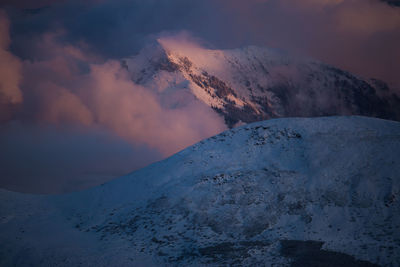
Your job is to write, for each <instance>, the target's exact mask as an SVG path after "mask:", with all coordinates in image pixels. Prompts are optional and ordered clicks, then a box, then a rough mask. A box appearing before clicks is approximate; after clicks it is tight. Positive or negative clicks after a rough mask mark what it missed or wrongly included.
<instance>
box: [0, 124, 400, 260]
mask: <svg viewBox="0 0 400 267" xmlns="http://www.w3.org/2000/svg"><path fill="white" fill-rule="evenodd" d="M0 240H1V242H0V265H1V266H79V265H81V266H153V265H154V266H165V265H167V266H199V265H200V266H202V265H207V266H214V265H217V266H221V265H238V266H399V263H400V123H399V122H394V121H387V120H381V119H373V118H367V117H357V116H352V117H321V118H287V119H273V120H268V121H263V122H257V123H253V124H248V125H244V126H241V127H239V128H234V129H231V130H229V131H226V132H223V133H221V134H219V135H217V136H215V137H212V138H209V139H207V140H203V141H201V142H200V143H198V144H196V145H194V146H192V147H189V148H187V149H185V150H183V151H181V152H179V153H177V154H175V155H174V156H172V157H170V158H168V159H166V160H163V161H161V162H158V163H155V164H152V165H150V166H148V167H146V168H144V169H141V170H139V171H136V172H134V173H132V174H129V175H127V176H124V177H121V178H118V179H116V180H114V181H112V182H109V183H106V184H104V185H102V186H98V187H95V188H92V189H90V190H86V191H82V192H77V193H73V194H68V195H54V196H35V195H26V194H19V193H13V192H8V191H4V190H2V191H0ZM329 264H330V265H329Z"/></svg>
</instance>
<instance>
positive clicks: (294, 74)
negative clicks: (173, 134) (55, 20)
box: [123, 37, 400, 127]
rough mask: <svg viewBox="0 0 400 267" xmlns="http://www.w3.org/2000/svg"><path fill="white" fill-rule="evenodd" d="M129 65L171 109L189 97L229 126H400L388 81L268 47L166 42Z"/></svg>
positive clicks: (398, 100)
mask: <svg viewBox="0 0 400 267" xmlns="http://www.w3.org/2000/svg"><path fill="white" fill-rule="evenodd" d="M123 65H124V66H125V67H126V68H127V69H128V70H129V72H130V73H131V74H132V79H133V80H134V81H135V82H136V83H138V84H141V85H144V86H146V87H147V88H150V89H152V90H153V91H154V92H156V93H158V95H159V96H160V98H161V99H162V101H163V103H164V104H166V105H168V106H170V107H173V106H177V105H182V102H185V97H187V96H188V95H192V96H195V97H196V98H197V99H198V100H200V101H203V102H204V103H206V104H207V105H208V106H210V108H213V109H214V110H215V111H216V112H218V113H220V114H221V115H222V116H224V118H225V122H226V124H227V125H228V126H229V127H233V126H234V125H236V124H237V123H239V124H240V122H244V123H249V122H255V121H261V120H265V119H270V118H279V117H316V116H331V115H363V116H371V117H378V118H383V119H391V120H400V109H399V108H398V107H399V106H400V98H399V97H398V96H397V95H395V94H394V93H393V92H392V91H391V90H390V89H389V88H388V86H387V85H386V84H385V83H384V82H382V81H379V80H375V79H372V80H368V81H367V80H363V79H362V78H359V77H356V76H354V75H352V74H350V73H348V72H346V71H342V70H340V69H338V68H335V67H332V66H330V65H326V64H323V63H321V62H318V61H314V60H311V59H306V58H296V57H293V56H289V55H286V54H284V53H282V52H279V51H275V50H271V49H268V48H261V47H255V46H250V47H246V48H243V49H235V50H210V49H205V48H202V47H200V46H198V45H196V44H194V43H191V42H188V41H182V40H177V39H176V38H168V37H164V38H160V39H158V41H157V42H156V43H152V44H149V45H147V46H146V47H145V48H144V49H143V50H142V51H141V52H140V53H139V54H138V55H136V56H135V57H132V58H130V59H127V60H124V62H123Z"/></svg>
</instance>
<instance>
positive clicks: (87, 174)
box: [0, 0, 400, 192]
mask: <svg viewBox="0 0 400 267" xmlns="http://www.w3.org/2000/svg"><path fill="white" fill-rule="evenodd" d="M0 10H1V11H0V136H1V140H0V145H1V150H0V187H6V188H9V189H13V190H17V191H24V192H61V191H70V190H74V189H76V188H82V187H85V186H89V185H93V184H98V183H101V182H104V181H105V180H108V179H111V178H112V177H116V176H119V175H122V174H124V173H127V172H129V171H131V170H134V169H137V168H139V167H142V166H144V165H146V164H148V163H150V162H152V161H155V160H159V159H161V158H163V157H165V156H167V155H170V154H171V153H173V152H176V151H178V150H179V149H182V148H183V147H185V146H187V145H189V144H191V143H193V142H196V141H198V140H200V139H202V138H204V137H206V136H209V135H211V134H214V133H217V132H218V131H220V130H222V129H223V126H222V125H220V123H219V121H218V120H217V119H216V118H214V117H213V115H212V114H209V113H208V112H207V111H206V110H205V109H203V108H202V107H197V106H194V107H191V106H186V107H183V108H182V109H180V110H166V109H165V108H163V107H162V105H160V103H159V102H158V100H157V98H156V97H154V96H153V95H151V94H149V93H148V92H147V91H146V90H145V88H141V87H140V86H138V85H135V84H133V83H132V81H130V79H129V78H128V77H127V75H126V73H124V70H122V69H121V68H120V66H119V64H118V60H120V59H121V58H124V57H129V56H132V55H133V54H135V53H137V52H138V51H139V49H140V48H142V47H143V45H144V44H146V43H147V42H149V41H150V40H153V39H154V38H155V37H156V36H159V35H160V34H163V35H165V34H166V35H168V34H171V35H174V34H177V33H180V32H182V31H184V32H185V33H186V34H189V35H191V36H192V37H193V38H197V39H198V40H201V43H202V45H205V46H208V47H210V48H218V49H225V48H237V47H242V46H245V45H260V46H269V47H274V48H279V49H283V50H287V51H289V52H290V53H292V54H299V55H302V56H310V57H314V58H316V59H319V60H321V61H324V62H326V63H329V64H332V65H335V66H338V67H340V68H343V69H345V70H348V71H351V72H353V73H355V74H357V75H360V76H363V77H367V78H372V77H373V78H379V79H382V80H385V81H386V82H388V83H389V84H390V85H391V86H392V87H394V88H400V87H399V85H400V75H398V74H399V73H400V49H399V47H400V8H397V7H395V6H394V5H389V4H387V3H385V2H383V1H378V0H298V1H293V0H246V1H245V0H193V1H188V0H114V1H111V0H92V1H74V0H72V1H67V0H65V1H63V0H58V1H57V0H43V1H28V0H26V1H16V0H0ZM122 98H123V99H128V100H129V101H130V102H129V103H132V105H121V104H120V99H122ZM110 110H112V112H109V111H110ZM126 114H136V115H137V116H136V119H135V120H132V119H131V117H129V116H127V115H126ZM193 117H194V118H196V119H197V121H204V122H206V125H207V127H205V128H206V129H204V125H198V124H195V123H193V119H192V118H193ZM138 118H140V119H138ZM177 122H178V123H177ZM165 129H169V131H168V130H165ZM177 129H179V131H178V130H177ZM161 133H162V134H161ZM175 133H178V134H175Z"/></svg>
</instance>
